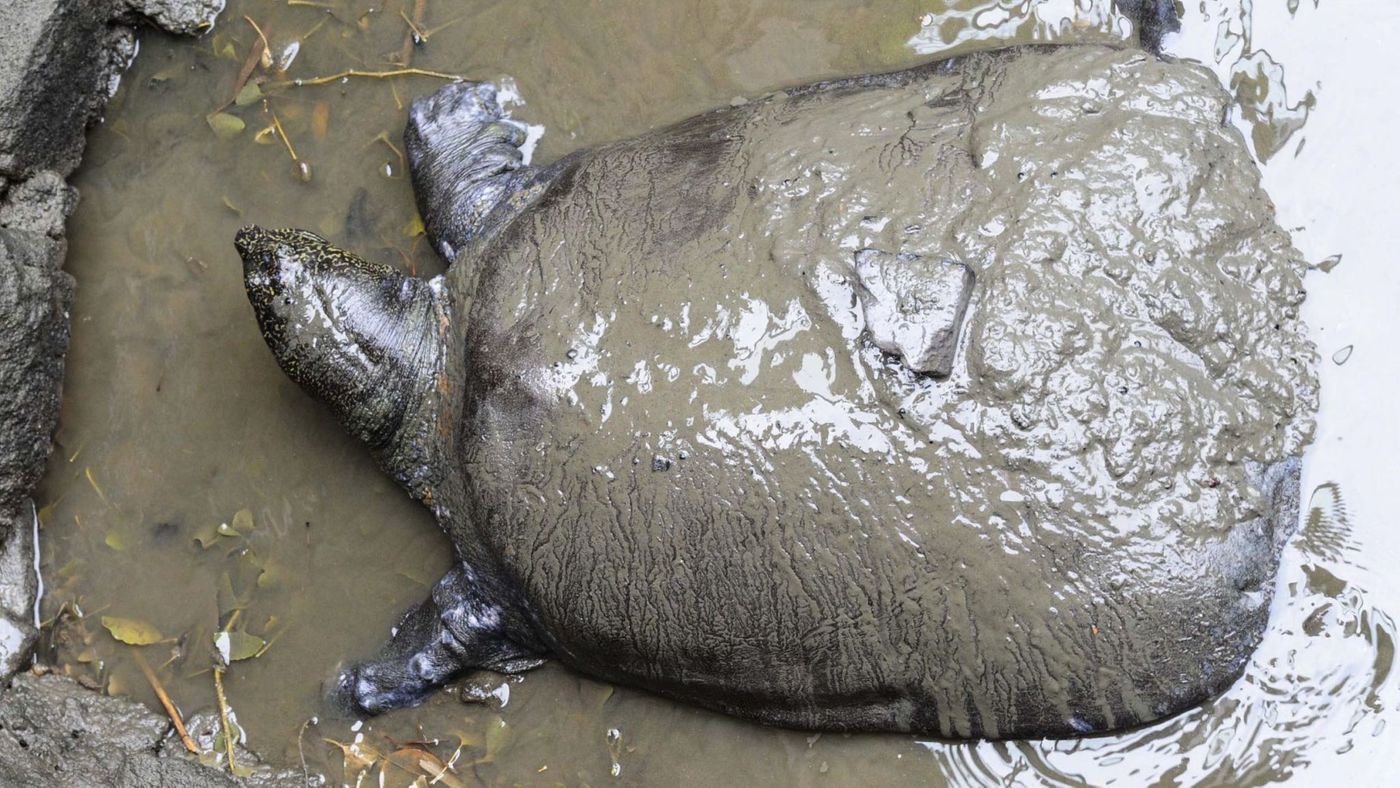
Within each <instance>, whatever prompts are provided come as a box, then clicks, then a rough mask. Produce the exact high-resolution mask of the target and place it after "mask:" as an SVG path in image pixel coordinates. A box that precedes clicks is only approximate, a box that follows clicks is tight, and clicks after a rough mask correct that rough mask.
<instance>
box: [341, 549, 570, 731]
mask: <svg viewBox="0 0 1400 788" xmlns="http://www.w3.org/2000/svg"><path fill="white" fill-rule="evenodd" d="M472 579H473V573H472V571H471V570H470V569H468V568H467V567H466V566H465V565H463V564H458V565H457V566H455V567H453V568H452V571H450V572H448V573H447V574H446V575H445V576H443V578H442V579H441V580H439V581H438V583H437V585H436V586H435V587H434V588H433V593H432V595H431V596H429V597H428V598H427V599H426V600H424V601H423V602H422V603H421V604H419V605H418V606H417V607H414V608H413V609H412V610H410V611H409V612H408V614H407V615H405V616H404V618H403V620H402V621H401V622H399V625H398V627H397V628H396V629H395V630H394V636H393V638H392V639H391V640H390V641H389V643H388V644H386V645H385V646H384V648H383V650H382V651H381V652H380V653H379V655H378V656H377V657H376V658H374V659H372V660H369V661H366V662H361V663H359V664H357V665H355V666H354V667H352V668H350V669H349V670H346V671H344V672H342V673H340V674H339V675H338V676H337V677H336V679H335V682H334V684H333V686H332V687H331V698H332V701H333V702H334V703H335V704H336V705H338V706H341V707H342V708H345V709H347V710H349V711H351V712H362V713H366V714H378V713H380V712H383V711H388V710H389V709H394V708H399V707H401V706H410V705H413V704H415V703H417V702H418V701H420V700H422V698H423V696H424V695H425V694H427V693H428V692H429V691H430V690H432V689H433V688H435V687H438V686H441V685H442V684H444V683H445V682H447V681H448V680H449V679H451V678H452V677H453V676H455V675H457V674H459V673H461V672H463V671H465V670H469V669H472V668H484V669H488V670H497V671H500V672H502V673H518V672H520V671H523V670H528V669H530V668H533V667H537V666H538V665H539V664H540V663H541V662H542V661H543V659H542V657H541V656H540V655H539V654H538V653H536V651H535V650H533V649H531V648H529V647H527V646H524V645H521V644H520V643H518V642H517V641H516V640H514V639H512V638H511V637H510V634H509V630H510V628H511V621H512V620H513V617H512V616H510V615H509V614H508V612H507V611H506V610H505V609H503V608H501V607H499V606H497V605H494V604H492V603H491V602H490V601H489V600H487V599H486V598H484V596H483V595H482V593H481V592H480V590H479V589H477V588H476V587H475V585H474V584H473V582H472Z"/></svg>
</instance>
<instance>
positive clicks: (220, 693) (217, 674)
mask: <svg viewBox="0 0 1400 788" xmlns="http://www.w3.org/2000/svg"><path fill="white" fill-rule="evenodd" d="M214 697H215V699H217V700H218V701H219V725H220V727H221V728H222V729H223V731H224V752H225V753H227V754H228V770H229V771H230V772H232V771H233V726H232V725H230V724H229V720H228V700H227V699H226V698H225V697H224V669H223V668H220V667H215V668H214Z"/></svg>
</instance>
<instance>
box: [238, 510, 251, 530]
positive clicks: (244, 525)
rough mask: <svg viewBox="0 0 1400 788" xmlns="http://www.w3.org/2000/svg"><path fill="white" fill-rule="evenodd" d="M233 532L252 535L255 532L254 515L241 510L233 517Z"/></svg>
mask: <svg viewBox="0 0 1400 788" xmlns="http://www.w3.org/2000/svg"><path fill="white" fill-rule="evenodd" d="M233 530H235V531H237V532H238V533H240V534H246V533H250V532H251V531H252V530H253V513H252V512H250V511H248V510H247V509H239V510H238V511H237V512H235V513H234V515H233Z"/></svg>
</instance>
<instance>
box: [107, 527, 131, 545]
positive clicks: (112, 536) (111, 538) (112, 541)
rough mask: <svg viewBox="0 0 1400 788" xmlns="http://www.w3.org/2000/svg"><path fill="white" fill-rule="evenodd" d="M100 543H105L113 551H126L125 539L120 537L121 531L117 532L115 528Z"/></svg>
mask: <svg viewBox="0 0 1400 788" xmlns="http://www.w3.org/2000/svg"><path fill="white" fill-rule="evenodd" d="M102 541H104V542H106V543H107V546H108V547H110V548H112V549H113V550H125V549H126V537H125V536H122V533H121V531H118V530H117V529H115V528H113V529H112V530H110V531H108V532H107V538H105V539H103V540H102Z"/></svg>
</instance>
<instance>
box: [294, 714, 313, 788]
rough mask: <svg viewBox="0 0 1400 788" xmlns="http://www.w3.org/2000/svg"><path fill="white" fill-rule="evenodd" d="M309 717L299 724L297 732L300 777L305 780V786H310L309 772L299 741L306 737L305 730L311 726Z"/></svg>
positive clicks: (303, 750)
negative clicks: (299, 728) (299, 727)
mask: <svg viewBox="0 0 1400 788" xmlns="http://www.w3.org/2000/svg"><path fill="white" fill-rule="evenodd" d="M311 719H312V718H311V717H307V718H306V721H305V722H303V723H302V724H301V730H299V731H297V755H299V756H301V776H302V777H305V778H306V784H307V785H310V784H311V772H309V771H307V769H306V750H305V749H303V748H302V744H301V740H302V739H303V738H305V737H306V728H307V726H309V725H310V724H311Z"/></svg>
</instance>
